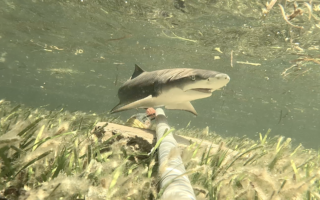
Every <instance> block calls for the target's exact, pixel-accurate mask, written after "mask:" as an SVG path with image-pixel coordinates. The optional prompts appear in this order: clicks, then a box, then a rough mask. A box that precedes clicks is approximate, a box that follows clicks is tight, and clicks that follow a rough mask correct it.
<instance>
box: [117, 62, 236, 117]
mask: <svg viewBox="0 0 320 200" xmlns="http://www.w3.org/2000/svg"><path fill="white" fill-rule="evenodd" d="M229 81H230V77H229V76H228V75H227V74H224V73H220V72H216V71H210V70H202V69H191V68H175V69H163V70H157V71H151V72H147V71H144V70H143V69H141V68H140V67H139V66H138V65H135V71H134V73H133V75H132V76H131V78H130V79H129V80H127V81H126V82H125V83H124V84H123V85H122V86H121V87H120V88H119V90H118V97H119V99H120V103H119V104H118V105H116V106H115V107H114V108H113V109H112V110H111V113H115V112H120V111H124V110H128V109H133V108H148V107H161V106H165V108H167V109H176V110H185V111H189V112H191V113H193V114H194V115H197V112H196V110H195V109H194V107H193V106H192V104H191V103H190V101H193V100H196V99H202V98H207V97H210V96H211V95H212V92H213V91H215V90H217V89H219V88H221V87H223V86H225V85H226V84H227V83H228V82H229Z"/></svg>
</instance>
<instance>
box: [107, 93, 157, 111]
mask: <svg viewBox="0 0 320 200" xmlns="http://www.w3.org/2000/svg"><path fill="white" fill-rule="evenodd" d="M151 99H152V95H149V96H147V97H145V98H143V99H139V100H137V101H133V102H129V103H126V104H123V103H119V104H118V105H116V106H115V107H114V108H113V109H112V110H111V113H115V112H120V111H124V110H129V109H132V108H140V107H141V106H142V105H148V104H150V102H151V101H152V100H151Z"/></svg>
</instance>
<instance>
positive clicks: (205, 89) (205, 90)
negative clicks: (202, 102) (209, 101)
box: [191, 88, 212, 93]
mask: <svg viewBox="0 0 320 200" xmlns="http://www.w3.org/2000/svg"><path fill="white" fill-rule="evenodd" d="M191 90H195V91H197V92H203V93H212V89H210V88H192V89H191Z"/></svg>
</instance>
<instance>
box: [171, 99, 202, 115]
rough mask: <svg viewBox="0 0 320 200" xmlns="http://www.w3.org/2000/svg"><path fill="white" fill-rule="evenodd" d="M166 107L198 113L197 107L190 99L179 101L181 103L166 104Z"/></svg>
mask: <svg viewBox="0 0 320 200" xmlns="http://www.w3.org/2000/svg"><path fill="white" fill-rule="evenodd" d="M165 108H166V109H172V110H185V111H188V112H191V113H192V114H194V115H198V113H197V111H196V109H194V107H193V105H192V104H191V103H190V101H187V102H184V103H179V104H172V105H166V106H165Z"/></svg>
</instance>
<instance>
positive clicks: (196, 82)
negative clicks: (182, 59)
mask: <svg viewBox="0 0 320 200" xmlns="http://www.w3.org/2000/svg"><path fill="white" fill-rule="evenodd" d="M186 72H187V73H186V74H185V75H184V76H185V78H182V79H180V80H179V81H177V83H176V87H180V88H181V90H182V91H183V92H185V93H188V94H190V93H194V94H195V93H199V95H201V94H202V95H204V96H205V97H208V96H211V94H212V92H213V91H215V90H218V89H220V88H222V87H223V86H225V85H227V83H228V82H229V81H230V77H229V76H228V75H227V74H224V73H220V72H215V71H208V70H200V69H192V70H191V69H188V70H186ZM179 82H180V83H179Z"/></svg>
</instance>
